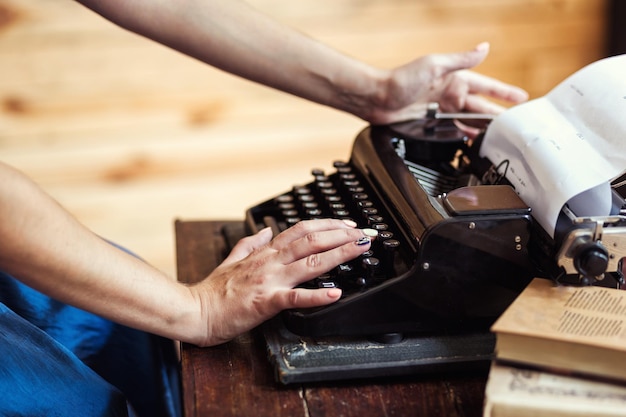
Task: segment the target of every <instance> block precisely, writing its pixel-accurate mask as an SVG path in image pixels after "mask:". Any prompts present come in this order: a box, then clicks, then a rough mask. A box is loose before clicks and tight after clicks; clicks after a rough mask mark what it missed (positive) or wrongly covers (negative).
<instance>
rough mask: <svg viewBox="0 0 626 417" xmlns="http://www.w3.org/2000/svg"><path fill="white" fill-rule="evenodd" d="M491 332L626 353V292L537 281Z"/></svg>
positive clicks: (501, 317) (502, 316)
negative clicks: (580, 344)
mask: <svg viewBox="0 0 626 417" xmlns="http://www.w3.org/2000/svg"><path fill="white" fill-rule="evenodd" d="M491 330H492V331H494V332H496V333H498V332H504V333H512V334H520V335H530V336H539V337H543V338H546V339H551V340H563V341H573V342H576V343H582V344H588V345H597V346H605V347H610V348H613V349H617V350H622V351H626V291H621V290H617V289H614V288H604V287H596V286H584V287H575V286H561V285H558V284H555V283H554V282H553V281H551V280H548V279H542V278H535V279H534V280H533V281H532V282H531V283H530V284H529V285H528V286H527V287H526V288H525V289H524V291H522V293H521V294H520V295H519V296H518V297H517V298H516V299H515V301H513V303H512V304H511V305H510V306H509V307H508V308H507V310H506V311H505V312H504V313H503V314H502V315H501V316H500V318H498V320H496V322H495V323H494V324H493V326H492V329H491Z"/></svg>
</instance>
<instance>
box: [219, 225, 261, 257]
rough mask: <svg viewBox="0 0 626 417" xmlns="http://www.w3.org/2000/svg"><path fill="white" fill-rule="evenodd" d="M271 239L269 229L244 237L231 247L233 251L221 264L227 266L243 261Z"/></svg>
mask: <svg viewBox="0 0 626 417" xmlns="http://www.w3.org/2000/svg"><path fill="white" fill-rule="evenodd" d="M271 239H272V230H271V229H270V228H269V227H266V228H265V229H262V230H260V231H259V232H258V233H256V234H254V235H251V236H246V237H244V238H243V239H241V240H240V241H239V242H237V244H236V245H235V246H233V249H232V250H231V251H230V253H229V254H228V256H227V257H226V259H224V261H223V262H222V264H224V265H227V264H230V263H234V262H238V261H240V260H242V259H244V258H245V257H247V256H248V255H250V254H251V253H252V252H254V251H255V250H256V249H258V248H261V247H263V246H265V245H267V244H268V243H269V242H270V240H271Z"/></svg>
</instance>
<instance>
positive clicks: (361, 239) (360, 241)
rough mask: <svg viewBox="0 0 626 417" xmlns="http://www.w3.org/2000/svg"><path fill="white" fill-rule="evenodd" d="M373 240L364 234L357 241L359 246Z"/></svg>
mask: <svg viewBox="0 0 626 417" xmlns="http://www.w3.org/2000/svg"><path fill="white" fill-rule="evenodd" d="M371 241H372V239H370V238H369V237H368V236H363V237H362V238H359V240H357V241H356V242H355V243H356V244H357V245H358V246H363V245H367V244H368V243H370V242H371Z"/></svg>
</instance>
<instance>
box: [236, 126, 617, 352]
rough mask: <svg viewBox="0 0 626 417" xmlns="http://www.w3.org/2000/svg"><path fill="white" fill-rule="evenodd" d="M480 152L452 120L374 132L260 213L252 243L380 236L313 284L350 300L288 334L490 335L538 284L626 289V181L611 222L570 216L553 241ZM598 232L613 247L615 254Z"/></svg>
mask: <svg viewBox="0 0 626 417" xmlns="http://www.w3.org/2000/svg"><path fill="white" fill-rule="evenodd" d="M480 144H481V139H480V136H479V137H478V138H476V139H475V140H473V141H470V140H469V138H468V137H467V136H466V135H465V134H464V133H463V131H462V130H460V129H459V128H457V125H456V124H455V122H454V120H452V119H451V118H439V117H428V118H425V119H423V120H414V121H410V122H406V123H400V124H395V125H388V126H370V127H367V128H366V129H365V130H363V131H362V132H361V133H360V134H359V135H358V136H357V138H356V140H355V142H354V145H353V149H352V153H351V156H350V159H349V161H338V162H335V163H334V171H333V172H323V171H322V170H319V169H314V170H312V179H311V181H310V182H309V183H307V184H304V185H297V186H294V187H293V189H291V190H289V191H286V192H284V193H282V194H280V195H277V196H275V197H273V198H271V199H268V200H267V201H265V202H262V203H260V204H258V205H256V206H254V207H251V208H250V209H249V210H248V211H247V212H246V222H245V223H246V228H247V230H248V233H254V232H256V231H258V230H260V229H262V228H264V227H267V226H271V227H272V228H273V229H274V230H275V232H279V231H281V230H284V229H286V228H288V227H290V226H292V225H293V224H295V223H297V222H299V221H301V220H304V219H315V218H323V217H334V218H349V219H352V220H354V221H356V222H357V224H358V225H359V226H360V227H368V228H373V229H377V230H378V231H379V236H378V238H377V239H376V240H375V242H374V243H373V245H372V248H371V250H370V251H369V252H368V253H366V254H364V255H363V256H361V257H359V258H358V259H354V260H353V261H351V262H348V263H345V264H342V265H338V266H337V267H335V268H333V269H332V270H331V271H328V272H327V273H326V274H323V275H322V276H319V277H317V278H315V279H313V280H311V281H310V282H308V283H306V284H304V287H309V288H318V287H340V288H341V289H342V290H343V296H342V298H341V299H340V300H339V301H338V302H336V303H334V304H332V305H328V306H324V307H319V308H312V309H301V310H290V311H286V312H284V314H283V315H282V319H283V321H284V324H285V326H286V328H287V329H289V331H291V332H293V333H295V334H297V335H302V336H308V337H325V336H336V335H342V336H351V335H352V336H368V337H370V336H380V337H382V338H388V339H386V340H389V341H394V340H395V341H397V340H401V339H402V337H403V335H406V334H414V333H423V334H432V333H433V332H438V333H441V332H445V333H454V332H456V331H460V332H466V331H468V329H470V330H471V329H475V330H481V329H482V330H484V331H487V330H488V328H489V326H490V324H491V323H492V322H493V321H494V320H495V318H497V317H498V316H499V315H500V314H501V313H502V312H503V311H504V309H505V308H506V307H507V306H508V305H509V304H510V303H511V302H512V301H513V299H514V298H515V297H516V296H517V294H519V292H520V291H521V290H522V289H523V288H524V287H525V286H526V285H527V283H528V282H529V281H530V280H531V279H532V278H533V277H545V278H550V279H558V280H572V279H573V280H575V281H576V282H584V283H588V282H594V283H595V282H600V281H602V282H603V283H604V284H606V283H608V282H611V284H608V285H615V283H618V285H619V284H620V283H621V282H622V276H621V272H620V271H621V268H622V265H621V259H622V258H623V256H624V243H625V242H624V241H623V239H624V230H625V227H626V221H625V220H624V219H625V217H624V194H626V193H625V191H626V190H625V187H624V186H623V178H622V179H621V180H622V182H619V180H618V181H617V182H616V183H615V186H614V187H613V193H614V194H615V202H616V208H615V210H616V215H615V216H613V218H612V220H611V219H609V220H607V221H606V222H600V223H598V221H597V220H596V221H592V222H591V223H589V222H584V221H583V222H579V221H575V218H574V217H572V215H571V213H569V217H568V213H564V214H563V217H564V219H563V220H560V224H562V226H561V227H560V229H561V232H559V233H558V235H557V236H555V237H554V238H551V237H549V236H548V235H547V234H546V233H545V232H544V231H543V230H542V229H541V227H539V226H538V225H537V224H536V222H534V221H533V216H532V214H533V213H532V210H531V207H529V206H528V205H527V204H526V203H524V201H522V200H521V199H520V197H519V196H518V195H517V194H516V192H515V190H514V189H513V187H512V186H511V184H510V183H508V182H507V181H506V178H504V176H503V175H502V174H501V167H497V166H494V165H493V164H492V163H491V162H490V161H488V160H486V159H483V158H481V157H480V156H479V155H478V149H479V148H480ZM563 225H565V226H563ZM599 232H600V235H604V237H605V239H606V238H607V236H608V237H611V239H613V240H610V239H609V243H608V244H607V242H606V240H605V241H602V240H601V239H599V238H598V233H599ZM602 232H603V233H602ZM613 232H615V233H613Z"/></svg>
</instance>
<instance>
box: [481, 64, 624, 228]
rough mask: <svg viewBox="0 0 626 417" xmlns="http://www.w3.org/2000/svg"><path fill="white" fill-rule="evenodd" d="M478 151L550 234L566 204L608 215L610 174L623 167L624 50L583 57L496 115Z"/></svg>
mask: <svg viewBox="0 0 626 417" xmlns="http://www.w3.org/2000/svg"><path fill="white" fill-rule="evenodd" d="M481 156H483V157H488V158H489V160H490V161H491V162H492V163H494V164H495V165H496V166H498V165H500V169H499V173H500V174H505V176H506V178H507V179H508V180H509V181H510V182H511V184H512V185H513V186H514V188H515V190H516V192H517V193H518V194H519V195H520V197H521V198H522V200H524V202H525V203H526V204H528V205H529V206H530V207H531V208H532V210H533V217H534V218H535V219H536V220H537V221H538V222H539V224H540V225H541V226H542V227H543V228H544V230H545V231H546V232H548V233H549V234H550V235H552V236H554V228H555V226H556V220H557V217H558V215H559V213H560V211H561V209H562V208H563V206H564V205H565V204H567V205H568V206H569V208H570V209H571V210H572V211H573V212H574V213H575V214H576V215H577V216H579V217H588V216H608V215H609V214H610V208H611V190H610V181H611V180H613V179H614V178H616V177H618V176H619V175H620V174H622V173H624V172H626V55H620V56H616V57H611V58H606V59H603V60H600V61H597V62H595V63H593V64H590V65H588V66H586V67H584V68H582V69H581V70H579V71H578V72H576V73H574V74H573V75H571V76H570V77H569V78H567V79H565V80H564V81H563V82H562V83H561V84H559V85H558V86H556V87H555V88H554V89H553V90H552V91H550V92H549V93H548V94H547V95H545V96H544V97H541V98H538V99H535V100H531V101H529V102H527V103H524V104H521V105H518V106H515V107H513V108H511V109H508V110H507V111H505V112H504V113H502V114H500V115H499V116H497V117H496V118H495V119H494V120H493V121H492V122H491V124H490V126H489V128H488V129H487V132H486V134H485V139H484V143H483V145H482V146H481ZM505 171H506V173H505Z"/></svg>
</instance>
